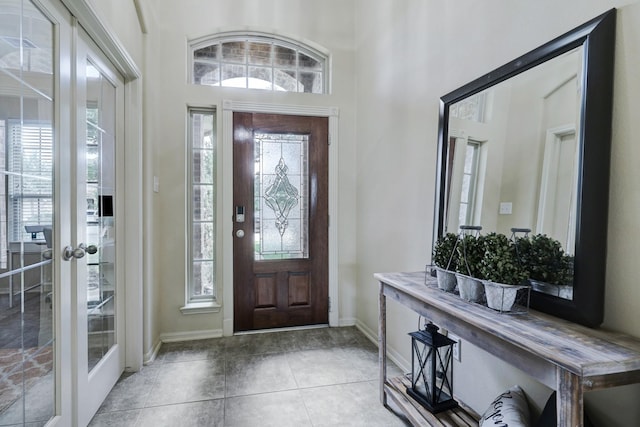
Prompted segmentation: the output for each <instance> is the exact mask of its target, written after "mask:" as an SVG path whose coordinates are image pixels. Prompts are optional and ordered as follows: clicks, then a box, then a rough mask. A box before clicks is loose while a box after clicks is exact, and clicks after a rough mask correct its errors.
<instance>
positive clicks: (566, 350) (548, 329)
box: [374, 272, 640, 426]
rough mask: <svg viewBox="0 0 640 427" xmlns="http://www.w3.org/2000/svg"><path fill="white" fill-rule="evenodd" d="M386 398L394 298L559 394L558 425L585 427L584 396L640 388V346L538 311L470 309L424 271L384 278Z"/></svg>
mask: <svg viewBox="0 0 640 427" xmlns="http://www.w3.org/2000/svg"><path fill="white" fill-rule="evenodd" d="M374 277H375V278H376V279H377V280H378V281H379V282H380V322H379V328H380V330H379V340H380V369H381V399H382V401H383V403H384V404H386V395H385V386H384V385H385V383H386V381H387V380H386V361H385V360H383V359H386V298H391V299H393V300H395V301H398V302H399V303H401V304H403V305H405V306H407V307H409V308H411V309H412V310H414V311H415V312H417V313H419V314H420V315H422V316H424V317H425V318H426V319H428V320H430V321H432V322H433V323H435V324H436V325H438V326H439V327H441V328H444V329H447V330H449V331H451V332H452V333H454V334H456V335H457V336H459V337H460V338H462V339H464V340H467V341H469V342H471V343H472V344H474V345H476V346H478V347H479V348H482V349H484V350H486V351H488V352H489V353H492V354H493V355H495V356H496V357H498V358H500V359H502V360H504V361H506V362H507V363H509V364H511V365H513V366H515V367H517V368H519V369H521V370H522V371H524V372H526V373H527V374H529V375H531V376H532V377H534V378H536V379H537V380H539V381H541V382H542V383H543V384H545V385H547V386H549V387H550V388H552V389H555V390H558V393H557V396H558V397H557V399H558V402H557V403H558V405H557V406H558V423H559V424H558V425H562V426H581V425H582V412H583V393H584V392H587V391H591V390H597V389H603V388H608V387H616V386H620V385H625V384H633V383H638V382H640V340H639V339H637V338H634V337H631V336H629V335H625V334H622V333H618V332H612V331H607V330H604V329H590V328H587V327H584V326H581V325H578V324H576V323H572V322H569V321H566V320H563V319H559V318H556V317H553V316H550V315H547V314H544V313H540V312H537V311H534V310H529V312H528V313H522V314H508V313H499V312H497V311H493V310H491V309H489V308H487V307H485V306H481V305H479V304H475V303H470V302H467V301H465V300H463V299H461V298H460V297H459V296H457V295H455V294H451V293H446V292H444V291H442V290H440V289H438V288H437V285H436V281H435V278H432V277H430V276H425V272H416V273H377V274H375V275H374Z"/></svg>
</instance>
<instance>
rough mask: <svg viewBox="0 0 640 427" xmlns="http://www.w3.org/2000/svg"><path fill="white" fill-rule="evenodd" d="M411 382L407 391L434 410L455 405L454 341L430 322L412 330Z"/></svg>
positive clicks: (433, 411)
mask: <svg viewBox="0 0 640 427" xmlns="http://www.w3.org/2000/svg"><path fill="white" fill-rule="evenodd" d="M409 335H410V336H411V349H412V351H411V386H410V387H407V393H408V394H409V395H410V396H411V397H413V398H414V399H415V400H416V401H417V402H418V403H420V404H421V405H422V406H424V407H425V408H427V409H428V410H429V411H430V412H432V413H438V412H442V411H445V410H447V409H451V408H455V407H456V406H458V402H456V401H455V400H454V399H453V344H455V341H453V340H451V339H450V338H448V337H446V336H444V335H442V334H440V333H438V327H437V326H436V325H434V324H428V325H427V326H426V328H425V330H423V331H417V332H411V333H409Z"/></svg>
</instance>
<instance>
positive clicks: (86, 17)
mask: <svg viewBox="0 0 640 427" xmlns="http://www.w3.org/2000/svg"><path fill="white" fill-rule="evenodd" d="M32 1H33V3H34V4H35V5H36V6H37V7H38V8H39V9H40V10H41V11H42V12H43V13H44V14H45V15H46V16H47V17H48V18H49V19H50V20H51V21H52V22H53V24H54V39H55V41H54V58H55V71H54V72H55V74H57V76H56V78H55V79H54V88H53V89H54V99H55V102H54V141H55V144H56V145H55V150H54V176H55V180H54V191H55V194H56V197H55V198H54V212H55V214H54V236H53V241H54V243H55V247H54V258H53V259H54V265H53V277H52V279H53V286H54V295H56V298H54V301H53V304H54V306H53V307H54V327H55V331H54V333H55V362H54V366H55V393H56V405H55V414H56V415H55V416H54V418H52V419H51V420H50V421H49V423H48V424H47V425H48V426H58V425H59V426H68V425H77V423H78V419H77V414H74V409H73V408H74V406H75V405H74V402H73V396H74V394H75V393H74V388H75V387H74V384H73V383H74V381H73V378H74V372H75V370H77V369H86V366H81V367H79V366H77V364H74V360H75V359H76V358H75V357H74V354H73V353H74V348H73V340H74V338H73V337H74V336H75V333H76V332H77V331H76V330H74V328H73V327H72V320H73V319H72V311H73V310H72V309H73V308H76V307H71V305H70V303H71V287H70V286H69V283H70V278H71V275H72V273H71V269H72V264H71V263H70V262H65V261H62V257H61V253H62V248H64V247H65V246H68V245H70V244H71V241H70V237H71V230H72V226H71V221H70V218H69V217H68V214H67V216H63V215H61V212H63V207H65V209H66V212H69V208H68V207H69V206H71V197H72V196H71V194H72V193H71V186H72V181H71V174H70V173H69V171H68V166H69V165H70V161H71V145H72V142H73V141H75V136H76V135H75V129H74V127H73V126H72V123H73V120H74V117H73V116H74V114H75V100H74V98H73V96H72V94H73V93H74V88H75V82H74V81H73V80H72V79H71V75H72V73H71V71H72V68H73V67H74V66H75V56H74V52H73V50H72V46H73V43H75V41H74V33H75V31H74V26H78V25H82V26H83V27H84V28H88V31H87V33H88V34H89V35H90V37H91V38H92V39H93V40H94V42H95V43H96V44H97V45H98V47H99V49H100V50H101V51H102V52H103V53H105V55H106V57H107V59H108V60H109V61H110V62H111V63H112V64H114V65H115V67H116V69H117V70H118V72H119V73H121V74H122V75H123V76H124V79H125V87H124V93H125V94H124V96H125V100H126V109H125V115H124V139H125V140H124V144H123V146H124V162H123V164H122V165H120V166H121V168H122V169H123V179H124V182H125V183H126V192H125V194H124V195H123V201H121V203H120V204H121V205H124V207H123V211H122V212H120V215H121V218H122V219H121V220H122V221H124V226H123V227H122V237H121V242H120V243H121V247H122V256H123V257H126V260H125V262H123V263H122V265H121V266H120V268H121V269H122V270H123V276H122V277H123V279H124V282H125V284H126V286H125V292H126V294H125V295H124V296H125V298H124V299H125V303H124V306H122V307H121V308H120V310H121V311H124V312H125V319H126V328H125V329H126V332H125V336H124V340H123V342H124V345H125V367H126V368H127V369H129V370H132V371H136V370H139V369H140V368H141V367H142V360H143V345H144V343H148V342H150V341H151V337H150V334H149V333H146V334H145V333H143V313H144V305H143V297H142V296H143V286H147V287H148V286H150V285H149V284H148V283H144V281H143V278H144V277H145V275H144V274H143V271H150V268H149V262H148V260H147V258H146V257H144V256H143V255H144V253H143V240H142V235H143V224H145V225H146V226H147V227H149V226H150V225H149V224H151V222H150V221H145V222H143V215H144V214H146V215H147V216H148V215H149V212H148V211H146V212H144V211H143V207H144V203H143V202H144V200H143V199H144V198H143V184H145V188H147V187H148V188H150V183H151V182H152V181H151V180H147V179H144V180H143V150H142V79H141V73H140V70H139V69H138V67H137V65H136V64H135V62H134V61H133V59H132V58H131V57H130V56H129V54H128V53H127V52H126V50H125V49H124V47H123V46H122V45H121V44H120V43H119V42H118V41H117V40H116V38H115V37H113V35H112V34H111V33H110V32H109V31H108V29H107V27H106V26H105V25H104V23H103V22H102V21H101V20H100V19H99V18H98V16H97V15H96V13H95V12H94V11H93V9H92V8H91V7H90V6H89V4H88V3H86V2H85V1H84V0H32ZM65 7H66V9H65ZM69 12H71V14H70V15H69ZM65 168H66V170H65ZM121 179H122V177H121ZM146 194H149V196H148V197H147V200H148V199H149V198H150V194H151V191H148V192H147V193H146ZM147 206H148V205H147ZM149 245H150V243H149V242H148V243H147V244H146V246H145V247H144V249H146V250H149V252H148V253H151V252H150V248H149ZM143 262H144V263H143ZM85 305H86V303H85Z"/></svg>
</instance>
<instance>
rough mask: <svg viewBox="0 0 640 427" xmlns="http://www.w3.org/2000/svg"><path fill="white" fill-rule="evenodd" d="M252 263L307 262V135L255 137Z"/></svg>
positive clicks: (258, 135)
mask: <svg viewBox="0 0 640 427" xmlns="http://www.w3.org/2000/svg"><path fill="white" fill-rule="evenodd" d="M254 146H255V191H254V230H255V259H256V260H257V261H260V260H270V259H305V258H309V231H308V225H309V199H308V195H309V135H299V134H277V133H256V134H255V135H254Z"/></svg>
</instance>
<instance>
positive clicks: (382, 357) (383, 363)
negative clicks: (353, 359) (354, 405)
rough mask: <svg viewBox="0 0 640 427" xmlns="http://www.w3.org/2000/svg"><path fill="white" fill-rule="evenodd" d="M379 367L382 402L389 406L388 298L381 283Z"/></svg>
mask: <svg viewBox="0 0 640 427" xmlns="http://www.w3.org/2000/svg"><path fill="white" fill-rule="evenodd" d="M378 316H379V319H378V365H379V367H380V402H381V403H382V404H383V405H384V406H387V395H386V394H385V392H384V385H385V383H386V382H387V297H386V296H385V295H384V284H383V283H382V282H380V296H379V305H378Z"/></svg>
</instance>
